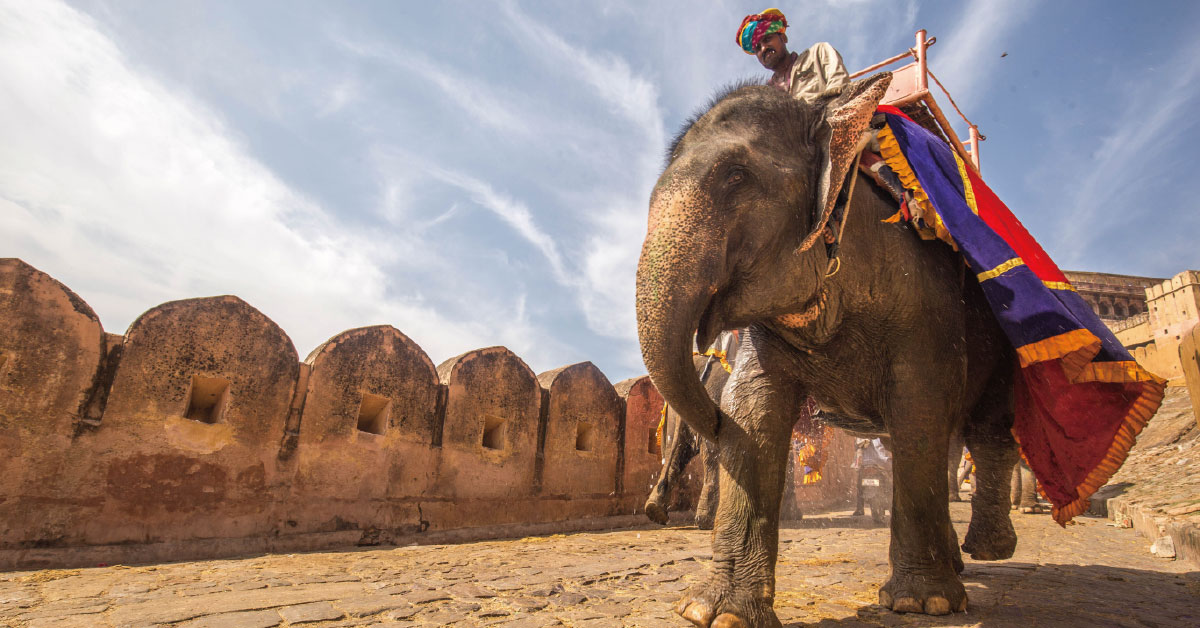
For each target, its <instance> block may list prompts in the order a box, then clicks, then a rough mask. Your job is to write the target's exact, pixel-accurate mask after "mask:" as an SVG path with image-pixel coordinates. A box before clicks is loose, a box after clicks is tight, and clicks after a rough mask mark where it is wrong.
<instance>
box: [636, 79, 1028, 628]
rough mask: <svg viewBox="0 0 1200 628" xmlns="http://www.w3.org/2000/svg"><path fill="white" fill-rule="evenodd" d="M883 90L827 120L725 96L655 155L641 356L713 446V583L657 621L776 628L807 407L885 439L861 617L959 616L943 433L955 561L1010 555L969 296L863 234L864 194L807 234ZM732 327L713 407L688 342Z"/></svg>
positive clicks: (983, 348)
mask: <svg viewBox="0 0 1200 628" xmlns="http://www.w3.org/2000/svg"><path fill="white" fill-rule="evenodd" d="M888 76H889V75H886V74H885V75H880V76H877V77H873V78H872V79H868V80H866V81H863V82H860V83H858V84H853V85H851V86H850V87H849V88H848V89H847V93H846V94H845V95H844V96H842V97H840V98H839V100H838V101H837V102H835V103H833V104H831V105H829V106H828V107H824V106H819V105H807V104H804V103H800V102H798V101H795V100H792V99H791V98H789V97H788V96H787V95H786V94H784V93H783V92H780V91H778V90H775V89H772V88H770V87H765V86H745V87H740V88H737V89H734V90H733V91H731V92H730V93H728V94H726V95H724V96H722V97H720V98H718V99H717V100H716V101H715V103H714V104H713V105H712V106H711V107H710V108H709V109H708V110H707V111H706V112H705V113H703V114H702V115H700V116H699V117H698V118H696V119H695V120H694V121H693V122H691V123H690V124H689V126H688V127H687V128H686V129H685V131H684V133H683V134H682V135H681V136H680V137H679V138H678V139H677V140H676V141H675V142H674V144H673V145H672V147H671V149H670V152H669V161H668V165H667V166H666V169H665V170H664V172H663V173H662V175H661V176H660V178H659V181H658V183H657V185H656V186H655V188H654V190H653V193H652V195H651V200H650V213H649V220H648V229H647V236H646V241H645V243H644V244H643V248H642V254H641V259H640V260H639V265H638V273H637V299H636V303H637V315H638V334H639V341H640V343H641V348H642V356H643V359H644V361H645V363H646V367H647V370H648V371H649V373H650V377H651V379H652V380H653V382H654V384H655V386H656V387H657V388H658V390H659V392H661V393H662V395H663V397H664V398H665V399H666V400H667V402H668V403H669V404H670V405H671V407H672V408H674V409H675V410H677V411H678V412H679V414H680V416H681V417H682V418H683V419H684V420H685V421H686V422H687V423H688V424H689V425H691V427H692V428H693V429H695V430H696V432H697V433H698V434H699V435H701V436H702V437H704V438H706V439H709V440H710V441H712V442H714V443H715V447H716V454H717V459H718V463H719V465H718V468H719V472H720V483H719V491H720V500H719V504H718V507H717V514H716V520H715V523H714V526H715V527H714V532H713V569H712V572H711V574H710V576H709V578H708V579H707V580H706V581H704V582H702V583H701V584H699V585H697V586H695V587H693V588H692V589H691V590H689V591H688V592H687V593H686V594H685V595H684V597H683V599H682V600H681V601H680V603H679V605H678V606H677V610H678V611H679V612H680V613H681V614H682V615H683V616H684V617H686V618H687V619H689V620H691V621H692V622H693V623H695V624H696V625H699V626H710V625H714V626H736V625H743V626H779V625H780V624H779V620H778V618H777V617H776V616H775V613H774V610H773V609H772V606H773V603H774V595H775V563H776V557H777V551H778V526H779V504H780V495H781V492H782V491H783V490H784V477H785V472H786V466H787V458H788V456H789V446H788V442H789V436H790V432H791V429H792V424H793V423H794V417H796V416H797V413H798V412H799V408H798V405H799V404H800V403H801V402H802V400H804V399H805V398H806V397H807V396H809V395H811V396H813V397H814V398H815V399H816V400H817V401H818V402H819V404H820V405H821V407H822V408H825V409H829V410H830V411H831V412H832V417H833V420H834V421H836V422H835V423H834V424H835V425H837V426H838V427H843V428H845V429H849V430H851V431H853V432H857V433H873V434H878V435H884V434H886V435H889V436H890V437H891V442H892V444H893V454H894V472H895V478H896V482H895V484H894V493H893V500H892V502H893V508H894V513H893V516H892V518H891V524H890V525H891V546H890V550H889V552H890V558H891V560H890V561H889V562H890V565H891V573H890V575H889V577H888V580H887V582H886V583H885V584H884V585H883V586H882V587H881V589H880V594H879V597H880V602H881V604H883V605H885V606H887V607H889V608H892V609H894V610H897V611H908V612H926V613H930V614H946V613H949V612H951V611H953V610H963V609H965V608H966V602H967V598H966V592H965V590H964V589H963V586H962V583H961V582H960V581H959V578H958V572H959V571H961V569H962V560H961V557H960V555H959V548H958V541H957V538H956V535H955V532H954V529H953V528H952V527H951V524H950V516H949V509H948V503H947V500H948V494H949V487H948V486H947V468H948V456H947V452H948V450H949V447H950V436H951V434H952V433H954V432H955V431H956V430H959V429H963V430H964V435H965V437H966V441H967V443H968V445H969V446H970V448H971V451H972V452H973V454H974V457H975V460H976V465H977V467H978V476H979V484H980V487H979V491H978V493H977V494H976V496H975V498H974V500H973V504H972V517H971V523H970V526H969V529H968V533H967V537H966V539H965V540H964V543H963V548H964V550H966V551H968V552H970V553H972V555H973V556H975V557H976V558H983V559H996V558H1007V557H1009V556H1011V555H1012V552H1013V550H1014V549H1015V547H1016V534H1015V532H1014V530H1013V528H1012V523H1011V521H1010V520H1009V516H1008V515H1009V505H1008V488H1009V480H1010V474H1011V470H1012V466H1013V464H1014V463H1015V462H1016V460H1017V458H1018V453H1017V447H1016V443H1015V441H1014V440H1013V438H1012V435H1011V433H1010V427H1011V425H1012V413H1013V408H1012V403H1013V401H1012V390H1013V384H1012V381H1011V379H1010V378H1011V377H1012V374H1013V372H1014V366H1013V363H1012V360H1013V356H1012V347H1011V345H1010V344H1009V343H1008V341H1007V339H1006V338H1005V337H1004V335H1003V333H1002V331H1001V330H1000V329H999V327H998V325H997V323H996V321H995V320H994V318H993V317H992V314H991V312H990V309H989V307H988V305H987V303H986V302H985V299H984V297H983V295H982V291H981V289H980V287H979V284H978V283H977V281H976V279H975V278H974V276H973V274H972V273H970V272H966V269H965V268H964V265H963V262H962V259H961V258H960V257H959V256H958V255H957V254H956V253H955V252H954V251H952V250H951V249H950V248H949V247H948V246H946V245H945V244H943V243H941V242H936V241H935V242H929V241H922V240H920V239H919V238H918V237H917V236H916V235H915V234H914V233H913V232H912V229H911V227H909V226H908V225H907V224H905V223H902V222H901V223H885V222H883V219H884V218H886V217H888V216H890V215H892V214H893V213H895V210H896V207H895V205H894V203H893V202H892V199H891V197H890V196H888V195H886V194H884V193H882V192H881V191H879V190H877V189H875V188H874V187H872V185H871V184H869V183H868V182H867V181H866V180H865V179H859V180H858V182H857V185H856V186H855V187H854V188H853V190H852V194H853V201H852V202H851V203H850V206H849V208H848V211H847V212H846V214H845V217H844V218H843V220H844V228H843V226H842V225H837V224H835V225H834V227H833V228H829V229H827V228H826V224H827V222H826V221H827V220H828V216H829V215H830V214H829V212H828V209H829V208H831V207H833V199H835V198H836V197H837V196H838V189H839V188H840V187H841V185H840V182H842V181H843V180H844V179H845V176H844V175H845V173H846V172H848V170H849V161H848V159H849V158H847V157H846V155H850V156H852V155H853V154H854V151H853V149H854V147H855V146H856V145H858V143H859V136H860V133H861V131H862V129H863V127H864V126H865V124H866V122H867V121H868V120H870V118H871V115H872V112H873V111H874V108H875V106H876V104H877V103H878V101H879V99H880V98H881V97H882V95H883V93H884V91H885V90H886V86H887V83H888V80H889V79H888ZM838 230H841V231H842V232H843V235H842V238H841V240H840V267H839V270H838V272H837V273H836V274H834V275H832V276H828V275H827V270H829V269H831V268H832V265H831V263H830V260H831V258H830V249H827V248H826V246H824V245H822V242H824V241H827V240H828V239H832V238H831V237H832V236H833V235H834V234H836V233H837V232H838ZM823 236H826V237H823ZM814 244H815V246H813V245H814ZM739 327H747V328H748V329H747V333H746V334H744V335H743V338H742V340H741V347H740V349H739V354H738V358H737V361H736V363H735V364H734V366H733V374H732V376H731V380H730V382H728V384H727V385H726V387H725V391H724V394H723V395H722V397H721V400H720V402H719V404H717V403H714V402H713V400H712V398H711V397H710V396H709V395H708V394H707V391H706V390H705V389H704V387H703V386H702V385H701V384H700V382H699V380H698V379H697V378H696V376H695V367H694V365H693V363H692V360H691V345H692V338H693V334H694V333H695V334H698V336H697V337H698V339H699V343H700V345H701V346H705V345H707V344H708V343H709V342H711V340H712V339H713V338H714V337H715V336H716V334H717V333H718V332H719V331H720V330H722V329H732V328H739Z"/></svg>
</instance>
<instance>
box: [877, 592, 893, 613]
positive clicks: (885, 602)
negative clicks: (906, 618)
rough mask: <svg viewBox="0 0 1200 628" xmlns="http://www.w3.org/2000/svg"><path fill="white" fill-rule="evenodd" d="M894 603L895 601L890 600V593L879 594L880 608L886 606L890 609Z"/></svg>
mask: <svg viewBox="0 0 1200 628" xmlns="http://www.w3.org/2000/svg"><path fill="white" fill-rule="evenodd" d="M894 602H895V600H894V599H892V594H891V593H888V592H887V591H880V592H879V605H880V606H886V607H888V608H889V609H890V608H891V607H892V604H893V603H894Z"/></svg>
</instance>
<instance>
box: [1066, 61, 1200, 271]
mask: <svg viewBox="0 0 1200 628" xmlns="http://www.w3.org/2000/svg"><path fill="white" fill-rule="evenodd" d="M1163 67H1165V68H1171V69H1172V70H1173V71H1172V72H1170V73H1165V72H1164V73H1163V74H1161V75H1160V74H1158V73H1151V74H1142V75H1141V76H1139V77H1137V78H1136V79H1134V80H1133V81H1132V82H1131V81H1130V80H1129V78H1130V77H1129V74H1128V73H1122V74H1121V77H1120V78H1119V79H1115V80H1117V81H1118V82H1119V87H1118V89H1119V92H1120V94H1121V95H1122V96H1123V97H1124V99H1125V102H1122V103H1118V105H1117V107H1114V108H1113V110H1115V112H1116V115H1115V117H1114V118H1113V119H1112V120H1111V122H1110V123H1109V124H1110V125H1111V127H1110V128H1112V131H1111V132H1110V133H1108V134H1106V135H1103V136H1101V137H1100V138H1099V141H1098V142H1095V143H1094V144H1092V151H1091V155H1090V156H1089V157H1090V158H1088V159H1086V160H1084V161H1083V162H1082V163H1083V164H1084V165H1086V170H1085V171H1084V172H1083V173H1082V175H1081V176H1080V177H1078V178H1077V179H1075V181H1077V183H1075V184H1073V185H1072V186H1071V194H1070V196H1069V197H1068V199H1067V202H1066V203H1065V206H1064V207H1063V209H1064V212H1063V215H1062V219H1061V221H1060V230H1059V232H1058V234H1059V235H1058V236H1057V237H1056V243H1057V245H1058V250H1060V251H1062V252H1063V254H1064V260H1065V262H1066V263H1068V264H1078V263H1079V262H1080V261H1081V260H1082V259H1083V258H1084V257H1085V255H1086V254H1087V253H1088V252H1090V251H1091V250H1093V249H1094V247H1095V245H1096V241H1097V240H1098V239H1099V238H1101V237H1104V236H1105V235H1108V232H1110V231H1111V230H1112V229H1114V228H1116V227H1117V226H1118V224H1121V223H1128V222H1130V221H1131V220H1133V219H1135V217H1147V216H1146V215H1147V214H1150V213H1153V212H1148V211H1147V210H1146V209H1145V207H1144V205H1143V204H1142V203H1141V202H1139V201H1138V199H1137V198H1136V195H1135V194H1131V193H1130V191H1131V190H1138V191H1140V192H1141V193H1142V194H1143V195H1147V194H1148V193H1149V190H1146V189H1145V188H1146V187H1147V183H1148V182H1149V181H1151V180H1153V178H1154V175H1156V174H1160V173H1161V171H1162V169H1163V166H1164V165H1165V164H1168V163H1169V162H1170V159H1171V156H1172V155H1178V154H1180V153H1179V152H1178V151H1180V150H1190V149H1191V146H1190V145H1188V144H1187V143H1185V142H1183V141H1181V140H1182V138H1181V137H1180V136H1178V135H1176V134H1175V133H1173V131H1174V130H1176V129H1177V128H1179V127H1182V126H1184V125H1189V124H1190V125H1192V127H1193V128H1195V127H1194V123H1191V122H1189V121H1188V113H1189V112H1190V111H1191V110H1193V109H1194V108H1195V105H1196V104H1197V101H1200V40H1195V39H1190V40H1188V41H1187V42H1185V43H1184V45H1183V46H1181V47H1180V48H1179V49H1178V50H1177V51H1176V52H1175V54H1174V55H1172V56H1171V57H1169V58H1168V59H1167V60H1166V61H1165V63H1164V64H1163ZM1154 220H1155V222H1157V220H1158V219H1157V218H1154Z"/></svg>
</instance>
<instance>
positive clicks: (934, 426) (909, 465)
mask: <svg viewBox="0 0 1200 628" xmlns="http://www.w3.org/2000/svg"><path fill="white" fill-rule="evenodd" d="M939 366H940V368H937V367H939ZM954 366H955V364H954V363H953V362H952V361H948V362H947V363H945V364H941V365H937V364H930V363H928V362H926V363H924V364H922V362H921V361H918V360H915V359H908V360H897V362H896V363H895V364H893V366H892V376H893V382H894V383H893V386H892V391H893V393H892V395H891V404H890V408H889V414H888V415H887V416H885V417H884V420H885V423H886V424H887V428H888V433H889V434H890V435H891V440H892V454H893V456H894V462H893V465H892V469H893V474H894V477H895V480H894V482H893V485H892V495H893V497H892V508H893V514H892V519H891V533H892V535H891V536H892V539H891V547H890V548H889V550H888V559H889V561H888V562H889V564H890V566H891V574H890V576H889V577H888V580H887V582H886V583H884V585H883V586H882V587H880V589H879V603H880V604H882V605H884V606H886V607H888V608H890V609H892V610H894V611H897V612H903V613H925V614H928V615H946V614H949V613H951V612H954V611H962V610H965V609H966V606H967V593H966V590H965V589H964V588H963V585H962V582H961V581H960V580H959V579H958V572H959V570H960V566H961V564H962V558H961V556H960V554H959V552H958V547H957V540H956V537H955V534H954V528H953V526H951V523H950V507H949V503H948V499H949V495H948V491H949V487H947V485H946V482H947V477H946V476H947V474H946V465H947V458H948V456H947V452H948V450H949V444H950V431H951V429H952V427H953V420H952V419H951V417H953V416H954V414H955V411H956V408H955V406H956V400H955V399H953V397H952V395H929V394H927V392H926V391H925V390H923V389H922V387H921V386H920V385H917V384H916V382H924V381H933V380H932V379H931V376H932V377H941V378H951V377H954V376H955V374H956V373H959V372H961V369H958V370H956V369H955V368H954ZM931 367H932V368H937V370H932V371H931V370H929V369H931ZM953 385H954V384H953V382H949V383H948V384H947V386H948V387H949V390H954V387H953Z"/></svg>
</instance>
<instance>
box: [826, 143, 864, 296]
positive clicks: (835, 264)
mask: <svg viewBox="0 0 1200 628" xmlns="http://www.w3.org/2000/svg"><path fill="white" fill-rule="evenodd" d="M860 159H862V151H861V150H860V151H859V152H858V154H857V155H855V156H854V165H852V166H850V172H848V173H846V180H847V181H846V184H845V185H843V186H842V189H841V191H840V192H838V199H837V203H835V204H834V206H833V211H832V212H831V213H830V214H829V221H828V222H826V223H825V255H826V257H828V258H829V265H828V266H827V267H825V276H826V277H832V276H834V275H836V274H837V272H838V271H839V270H841V269H842V260H841V258H839V257H838V249H840V248H841V244H842V234H843V233H845V231H846V217H847V216H848V215H849V214H850V201H852V200H853V199H854V184H855V183H857V182H858V162H859V160H860ZM832 224H837V226H838V228H837V235H836V236H835V235H833V229H832V228H831V225H832Z"/></svg>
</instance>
